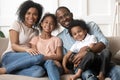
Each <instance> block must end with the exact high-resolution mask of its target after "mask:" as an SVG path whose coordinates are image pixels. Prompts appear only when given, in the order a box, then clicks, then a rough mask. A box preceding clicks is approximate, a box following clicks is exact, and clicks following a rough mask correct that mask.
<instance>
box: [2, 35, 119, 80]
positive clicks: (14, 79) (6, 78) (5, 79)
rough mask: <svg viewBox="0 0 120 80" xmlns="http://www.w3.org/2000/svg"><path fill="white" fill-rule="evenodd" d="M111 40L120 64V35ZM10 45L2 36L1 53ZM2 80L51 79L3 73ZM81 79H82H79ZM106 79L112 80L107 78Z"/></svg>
mask: <svg viewBox="0 0 120 80" xmlns="http://www.w3.org/2000/svg"><path fill="white" fill-rule="evenodd" d="M108 40H109V42H110V50H111V52H112V60H113V61H115V62H116V63H117V64H120V36H119V37H108ZM7 45H8V39H7V38H0V55H1V54H2V53H3V52H4V51H5V49H6V48H7ZM70 75H71V74H64V75H62V76H61V80H68V77H69V76H70ZM0 80H49V79H48V77H42V78H34V77H28V76H22V75H12V74H3V75H0ZM78 80H81V79H78ZM105 80H110V79H109V78H106V79H105Z"/></svg>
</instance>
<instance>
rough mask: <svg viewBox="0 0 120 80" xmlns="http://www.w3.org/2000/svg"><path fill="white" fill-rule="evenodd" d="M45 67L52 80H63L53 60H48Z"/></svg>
mask: <svg viewBox="0 0 120 80" xmlns="http://www.w3.org/2000/svg"><path fill="white" fill-rule="evenodd" d="M44 67H45V69H46V71H47V74H48V77H49V79H50V80H61V79H60V72H59V68H58V67H57V66H56V65H55V63H54V61H53V60H46V62H45V63H44Z"/></svg>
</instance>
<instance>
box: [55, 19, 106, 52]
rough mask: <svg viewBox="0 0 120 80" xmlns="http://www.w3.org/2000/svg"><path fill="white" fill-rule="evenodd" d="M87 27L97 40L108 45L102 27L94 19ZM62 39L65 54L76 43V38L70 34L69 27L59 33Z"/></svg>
mask: <svg viewBox="0 0 120 80" xmlns="http://www.w3.org/2000/svg"><path fill="white" fill-rule="evenodd" d="M87 27H88V28H89V32H88V33H89V34H90V35H94V36H95V37H96V39H97V42H102V43H103V44H105V45H106V47H107V46H108V40H107V38H106V37H105V36H104V35H103V33H102V32H101V30H100V28H99V27H98V25H97V24H96V23H94V22H93V21H91V22H88V23H87ZM57 36H58V37H60V38H61V39H62V42H63V53H64V54H65V53H66V52H67V51H68V50H69V49H70V48H71V47H72V45H73V44H74V43H75V40H74V39H73V38H72V37H71V36H70V35H69V33H68V29H64V30H63V31H62V32H61V33H59V34H58V35H57Z"/></svg>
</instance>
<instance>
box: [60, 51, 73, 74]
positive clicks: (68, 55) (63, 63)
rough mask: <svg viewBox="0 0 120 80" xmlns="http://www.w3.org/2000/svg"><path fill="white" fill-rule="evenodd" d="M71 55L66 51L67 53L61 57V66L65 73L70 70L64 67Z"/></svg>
mask: <svg viewBox="0 0 120 80" xmlns="http://www.w3.org/2000/svg"><path fill="white" fill-rule="evenodd" d="M71 54H72V52H71V51H68V53H67V54H66V55H65V56H64V57H63V62H62V66H63V69H64V70H65V73H70V70H69V69H68V68H67V67H66V65H67V62H68V59H69V58H70V55H71Z"/></svg>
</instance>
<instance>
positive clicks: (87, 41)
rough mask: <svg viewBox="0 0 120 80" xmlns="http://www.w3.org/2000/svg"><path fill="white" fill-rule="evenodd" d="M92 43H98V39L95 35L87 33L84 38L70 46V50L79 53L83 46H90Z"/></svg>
mask: <svg viewBox="0 0 120 80" xmlns="http://www.w3.org/2000/svg"><path fill="white" fill-rule="evenodd" d="M91 43H97V39H96V38H95V36H94V35H90V34H87V35H86V37H85V39H84V40H82V41H76V42H75V43H74V44H73V45H72V47H71V48H70V51H72V52H74V53H78V52H79V51H80V49H81V48H82V47H84V46H89V45H90V44H91Z"/></svg>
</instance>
